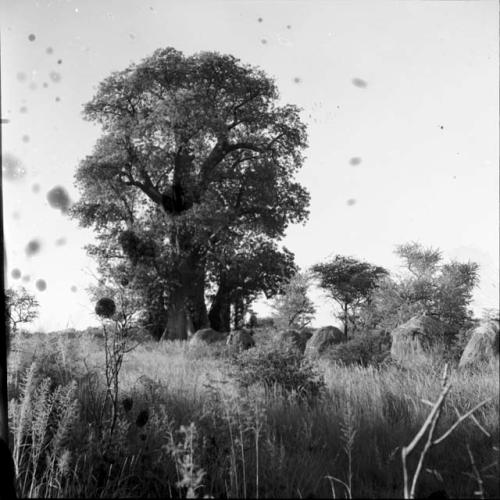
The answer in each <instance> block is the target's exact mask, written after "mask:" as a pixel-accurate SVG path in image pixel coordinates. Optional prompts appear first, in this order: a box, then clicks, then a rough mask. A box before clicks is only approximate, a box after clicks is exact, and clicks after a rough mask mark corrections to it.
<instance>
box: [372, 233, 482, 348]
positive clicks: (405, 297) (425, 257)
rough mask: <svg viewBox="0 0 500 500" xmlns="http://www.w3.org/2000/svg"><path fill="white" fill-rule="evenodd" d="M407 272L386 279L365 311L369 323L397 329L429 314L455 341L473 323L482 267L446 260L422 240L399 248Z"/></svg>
mask: <svg viewBox="0 0 500 500" xmlns="http://www.w3.org/2000/svg"><path fill="white" fill-rule="evenodd" d="M395 252H396V254H397V255H398V256H399V257H400V258H401V260H402V261H403V266H404V268H405V269H406V273H403V274H402V275H401V276H396V277H394V278H389V277H387V278H385V279H384V280H382V282H381V283H380V285H379V287H378V288H377V290H376V291H375V292H374V294H373V296H372V301H371V303H370V304H369V305H368V306H367V307H366V308H365V309H364V311H363V321H364V322H365V323H366V324H367V325H369V326H375V325H377V326H379V327H382V328H384V329H389V330H390V329H393V328H394V327H396V326H398V325H399V324H401V323H404V322H406V321H408V320H409V319H410V318H411V317H412V316H415V315H418V314H428V315H431V316H433V317H435V318H436V319H438V320H439V321H440V322H441V323H442V324H443V326H444V327H445V330H446V331H445V336H446V338H447V339H448V340H449V341H450V342H453V341H454V340H455V339H456V338H457V336H458V335H459V334H460V333H461V332H463V331H464V330H467V329H468V328H469V327H470V326H471V324H472V316H473V315H472V311H471V310H470V304H471V302H472V298H473V297H472V294H473V291H474V288H475V287H476V285H477V283H478V280H479V274H478V272H479V267H478V265H477V264H476V263H474V262H457V261H454V260H452V261H450V262H445V263H443V258H442V254H441V252H440V251H439V250H438V249H433V248H425V247H423V246H422V245H421V244H419V243H415V242H412V243H408V244H405V245H399V246H397V247H396V251H395Z"/></svg>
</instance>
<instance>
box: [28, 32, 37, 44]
mask: <svg viewBox="0 0 500 500" xmlns="http://www.w3.org/2000/svg"><path fill="white" fill-rule="evenodd" d="M28 40H29V41H30V42H34V41H35V40H36V36H35V35H34V34H33V33H31V34H30V35H29V36H28Z"/></svg>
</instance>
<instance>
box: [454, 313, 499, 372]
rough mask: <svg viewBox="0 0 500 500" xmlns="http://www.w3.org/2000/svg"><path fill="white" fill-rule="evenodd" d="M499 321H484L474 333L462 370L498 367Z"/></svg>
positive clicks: (467, 348)
mask: <svg viewBox="0 0 500 500" xmlns="http://www.w3.org/2000/svg"><path fill="white" fill-rule="evenodd" d="M498 330H499V323H498V320H494V319H493V320H491V319H490V320H486V321H482V322H481V323H480V324H479V325H478V326H477V327H476V328H475V329H474V330H473V332H472V336H471V338H470V340H469V342H468V343H467V345H466V347H465V349H464V352H463V353H462V357H461V358H460V363H459V367H460V368H478V367H482V366H487V365H494V366H495V365H496V366H497V367H498V363H499V361H498V357H499V333H498Z"/></svg>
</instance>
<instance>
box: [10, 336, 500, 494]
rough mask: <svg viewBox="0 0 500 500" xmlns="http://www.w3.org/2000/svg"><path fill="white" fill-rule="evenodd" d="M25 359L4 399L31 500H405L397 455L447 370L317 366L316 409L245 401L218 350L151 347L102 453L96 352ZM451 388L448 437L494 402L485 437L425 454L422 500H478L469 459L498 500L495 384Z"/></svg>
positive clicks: (96, 346)
mask: <svg viewBox="0 0 500 500" xmlns="http://www.w3.org/2000/svg"><path fill="white" fill-rule="evenodd" d="M22 347H23V352H22V353H21V355H20V356H18V357H17V358H15V357H12V358H11V361H12V363H11V365H10V367H9V369H10V372H9V391H10V395H11V398H12V399H11V410H10V418H11V430H12V435H11V439H12V442H11V445H12V447H13V449H14V455H15V462H16V466H17V468H18V490H19V491H18V492H19V495H21V496H23V497H54V496H56V497H57V496H60V497H97V498H99V497H138V496H141V497H179V496H200V497H201V496H204V495H210V496H214V497H231V498H234V497H259V498H266V497H278V498H280V497H283V498H285V497H308V496H316V497H318V496H319V497H332V496H333V495H335V496H336V497H337V498H347V497H353V498H356V497H371V498H377V497H388V498H398V497H401V495H402V492H403V489H402V488H403V484H402V469H401V460H400V449H401V447H402V446H404V445H406V444H408V443H409V442H410V441H411V439H412V438H413V436H414V434H415V433H416V431H417V430H418V429H419V427H420V426H421V425H422V423H423V421H424V420H425V418H426V416H427V413H428V410H429V407H428V404H427V403H425V402H424V400H428V401H434V400H435V399H436V397H437V396H438V394H439V392H440V373H441V370H440V367H439V366H436V367H434V368H425V369H424V368H422V367H421V368H418V367H416V368H414V369H404V370H403V369H400V368H397V367H395V366H390V365H389V366H385V367H381V368H373V367H370V366H369V367H366V368H362V367H357V366H350V367H345V366H342V365H337V364H335V363H332V362H328V361H322V362H318V363H317V365H316V368H317V370H318V371H319V372H320V373H321V374H322V375H323V377H324V381H325V385H326V390H324V391H322V392H321V393H320V394H318V395H317V396H315V398H314V399H313V400H311V399H310V398H307V399H304V398H302V397H301V396H300V395H297V394H293V393H291V392H290V391H283V390H281V388H280V387H279V386H273V387H267V388H265V389H264V388H262V387H260V386H258V385H257V386H251V387H248V388H245V389H241V388H239V386H238V385H237V384H236V382H235V380H234V379H232V378H230V376H229V375H228V374H229V373H230V371H231V370H229V369H228V366H227V360H226V358H225V357H224V352H223V349H215V350H212V349H210V348H207V349H203V348H201V349H200V348H197V349H196V350H193V349H191V348H190V347H189V346H188V345H187V344H186V343H183V342H172V343H162V344H157V343H155V342H145V343H143V344H142V345H141V346H139V347H138V348H137V349H136V350H134V351H132V352H130V353H129V354H128V355H127V356H126V357H125V359H124V362H123V368H122V371H121V376H120V390H121V392H120V398H121V399H123V398H127V404H126V405H125V404H124V405H123V406H120V409H119V413H118V416H117V423H116V429H115V432H114V434H113V441H112V443H111V445H110V446H109V447H107V449H106V451H105V452H104V450H103V446H102V436H103V427H104V426H105V425H106V422H107V418H106V415H104V414H103V412H102V408H103V406H102V405H103V398H104V395H105V390H106V388H105V383H104V379H103V371H102V368H103V362H104V357H103V352H102V338H100V337H99V336H91V335H89V334H87V335H86V334H84V333H81V334H75V335H73V338H66V337H65V336H64V334H63V333H61V334H60V335H59V336H56V337H50V336H48V337H47V336H45V337H44V336H41V335H40V336H33V337H31V338H27V339H24V340H23V346H22ZM202 351H203V352H202ZM63 353H64V354H63ZM13 361H15V362H13ZM451 381H452V383H453V388H452V391H451V393H450V395H449V398H448V399H447V401H446V404H445V407H444V413H443V417H442V420H441V421H440V426H441V427H442V428H443V429H444V428H446V426H448V425H449V424H450V423H451V422H452V421H453V420H454V418H455V408H456V409H457V410H458V411H460V412H461V413H465V412H466V411H467V410H468V409H470V408H472V407H473V406H474V405H475V404H477V403H478V402H479V401H481V400H483V399H486V398H487V397H493V398H494V399H493V400H492V402H491V403H489V404H487V405H486V406H484V407H483V408H481V410H480V411H479V412H478V414H477V415H476V418H477V424H479V426H480V427H482V429H483V430H481V429H480V428H479V427H478V425H476V423H475V422H474V421H472V420H467V421H465V422H464V423H462V424H461V426H459V427H458V428H457V430H456V431H455V433H454V434H452V435H451V436H450V437H449V438H448V439H447V440H445V441H444V442H442V443H441V444H439V445H438V446H437V447H436V448H435V449H433V450H432V451H431V453H430V454H429V457H428V459H427V462H426V465H425V469H426V470H425V471H424V473H423V475H422V477H421V480H420V483H419V490H418V494H419V495H420V496H425V495H427V494H429V493H430V492H432V491H434V490H438V489H445V490H446V491H447V492H448V494H449V495H450V496H451V497H464V498H467V497H471V496H472V495H473V493H474V491H475V490H476V486H477V484H476V483H477V482H476V481H475V479H474V477H473V476H471V474H472V472H473V471H472V469H471V462H470V454H469V451H468V450H470V452H471V454H472V455H473V457H474V460H475V467H476V469H477V470H478V471H479V473H480V474H481V478H482V481H483V487H484V492H485V495H486V496H489V497H498V496H499V494H500V491H499V487H498V482H497V475H498V473H499V472H500V471H499V465H498V464H499V456H498V453H499V447H498V440H499V429H498V411H499V403H498V391H499V382H498V373H496V372H494V371H477V372H475V373H465V372H459V371H454V372H452V374H451ZM139 415H142V417H141V418H139ZM144 420H146V421H144ZM139 424H140V425H139ZM483 431H486V433H488V434H489V437H488V435H487V434H485V433H484V432H483Z"/></svg>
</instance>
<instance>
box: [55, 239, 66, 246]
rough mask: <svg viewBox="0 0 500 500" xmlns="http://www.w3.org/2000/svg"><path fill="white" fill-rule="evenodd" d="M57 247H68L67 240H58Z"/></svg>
mask: <svg viewBox="0 0 500 500" xmlns="http://www.w3.org/2000/svg"><path fill="white" fill-rule="evenodd" d="M56 245H57V246H58V247H62V246H63V245H66V238H58V239H57V240H56Z"/></svg>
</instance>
